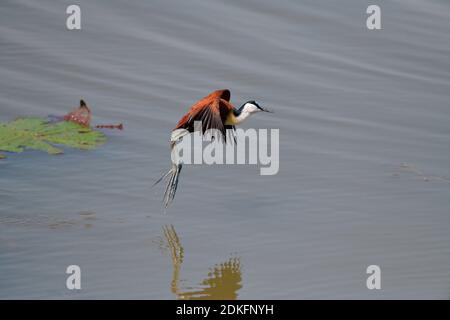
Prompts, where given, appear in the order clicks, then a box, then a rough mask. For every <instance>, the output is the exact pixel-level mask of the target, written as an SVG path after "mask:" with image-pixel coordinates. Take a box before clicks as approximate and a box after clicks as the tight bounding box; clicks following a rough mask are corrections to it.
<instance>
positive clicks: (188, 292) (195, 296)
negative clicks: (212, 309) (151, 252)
mask: <svg viewBox="0 0 450 320" xmlns="http://www.w3.org/2000/svg"><path fill="white" fill-rule="evenodd" d="M163 233H164V242H165V244H164V246H163V247H165V248H166V249H167V250H168V251H169V252H170V256H171V258H172V267H173V274H172V282H171V291H172V292H173V293H174V294H175V295H176V296H177V298H178V299H183V300H202V299H208V300H232V299H236V298H237V296H238V295H237V292H238V290H239V289H240V288H241V287H242V285H241V280H242V277H241V264H240V260H239V258H230V259H228V260H227V261H226V262H223V263H220V264H217V265H215V266H214V267H212V268H211V269H210V271H209V273H208V275H207V278H206V279H204V280H203V281H201V282H200V283H199V285H198V288H193V287H184V288H182V287H181V285H180V271H181V265H182V264H183V258H184V250H183V246H182V245H181V242H180V238H179V237H178V235H177V233H176V231H175V228H174V227H173V226H172V225H170V226H163Z"/></svg>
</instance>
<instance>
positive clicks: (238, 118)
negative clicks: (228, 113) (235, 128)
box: [236, 110, 251, 124]
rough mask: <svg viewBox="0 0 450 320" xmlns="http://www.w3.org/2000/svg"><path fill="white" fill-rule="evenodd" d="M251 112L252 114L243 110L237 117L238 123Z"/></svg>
mask: <svg viewBox="0 0 450 320" xmlns="http://www.w3.org/2000/svg"><path fill="white" fill-rule="evenodd" d="M250 114H251V113H250V112H248V111H246V110H242V112H241V114H240V115H238V116H237V117H236V124H239V123H241V122H243V121H244V120H245V119H247V118H248V117H249V116H250Z"/></svg>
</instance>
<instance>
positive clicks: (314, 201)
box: [0, 0, 450, 299]
mask: <svg viewBox="0 0 450 320" xmlns="http://www.w3.org/2000/svg"><path fill="white" fill-rule="evenodd" d="M70 4H75V3H72V1H50V0H39V1H33V0H14V1H13V0H2V1H1V2H0V121H1V122H7V121H10V120H13V119H15V118H17V117H20V116H39V117H46V116H47V115H49V114H54V115H63V114H65V113H67V112H68V111H70V110H71V109H72V108H73V107H75V106H77V104H78V101H79V100H80V98H83V99H84V100H85V101H86V102H87V103H88V104H89V105H90V106H91V109H92V111H93V122H94V124H104V123H119V122H122V123H123V124H124V130H123V131H121V132H120V131H105V134H106V135H107V137H108V141H107V143H106V144H105V145H103V146H101V147H99V148H97V149H95V150H91V151H80V150H74V149H65V153H64V154H63V155H58V156H50V155H48V154H46V153H43V152H38V151H31V150H29V151H25V152H23V153H20V154H12V153H8V154H6V155H7V158H6V159H1V160H0V298H1V299H15V298H24V299H103V298H112V299H119V298H123V299H131V298H139V299H189V298H212V299H215V298H217V299H222V298H225V299H235V298H237V299H315V298H319V299H331V298H342V299H347V298H348V299H359V298H363V299H396V298H404V299H419V298H424V299H448V298H450V105H449V101H450V41H449V40H450V39H449V35H450V23H449V21H450V4H449V3H448V1H444V0H430V1H419V0H392V1H356V0H353V1H350V0H345V1H325V0H319V1H318V0H314V1H313V0H310V1H294V0H281V1H268V0H258V1H257V0H245V1H240V0H239V1H238V0H228V1H224V0H213V1H206V0H191V1H181V0H164V1H162V0H153V1H144V0H136V1H119V0H112V1H111V0H108V1H106V0H96V1H87V0H79V1H76V4H79V5H80V7H81V30H74V31H69V30H67V29H66V18H67V16H68V15H67V14H66V8H67V6H68V5H70ZM369 4H379V5H380V7H381V24H382V29H381V30H368V29H367V27H366V18H367V17H368V15H367V14H366V8H367V7H368V5H369ZM220 88H229V89H230V90H231V95H232V96H231V99H232V102H233V103H234V104H235V105H236V106H240V104H242V103H243V102H244V101H246V100H251V99H254V100H256V101H258V102H259V103H260V104H261V105H262V106H267V107H269V108H271V109H272V110H273V111H274V112H275V113H274V114H257V115H255V116H253V117H252V118H251V119H250V120H248V122H246V123H244V124H243V126H242V127H243V128H278V129H279V130H280V170H279V173H278V174H277V175H273V176H261V175H260V174H259V168H258V167H257V166H252V165H229V166H225V165H224V166H220V165H215V166H206V165H196V166H185V167H184V168H183V172H182V174H181V177H180V184H179V187H178V192H177V196H176V198H175V202H174V203H173V205H172V206H171V207H169V209H168V210H164V209H163V206H162V204H161V199H162V194H163V187H162V186H158V187H155V188H151V185H152V184H153V182H154V181H155V180H156V179H157V178H159V177H160V175H161V174H162V173H164V172H165V171H166V170H167V169H168V168H169V166H170V154H169V145H168V140H169V136H170V132H171V130H172V128H173V127H174V126H175V124H176V123H177V121H178V120H179V119H180V118H181V116H182V115H183V114H184V113H185V112H186V111H187V109H188V108H189V106H190V105H192V104H193V103H194V102H195V101H197V100H198V99H200V98H201V97H203V96H205V95H206V94H208V93H209V92H211V91H213V90H216V89H220ZM69 265H78V266H79V267H80V268H81V290H68V289H67V288H66V279H67V277H68V276H69V275H68V274H66V268H67V266H69ZM369 265H378V266H379V267H380V269H381V290H369V289H368V288H367V287H366V279H367V278H368V276H369V275H368V274H367V273H366V268H367V267H368V266H369Z"/></svg>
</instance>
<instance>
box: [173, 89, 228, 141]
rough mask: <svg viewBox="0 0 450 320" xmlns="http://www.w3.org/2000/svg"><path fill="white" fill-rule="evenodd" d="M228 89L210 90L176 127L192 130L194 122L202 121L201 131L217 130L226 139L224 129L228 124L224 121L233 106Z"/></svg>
mask: <svg viewBox="0 0 450 320" xmlns="http://www.w3.org/2000/svg"><path fill="white" fill-rule="evenodd" d="M230 96H231V95H230V90H228V89H223V90H217V91H214V92H212V93H211V94H209V95H207V96H206V97H204V98H203V99H201V100H199V101H198V102H197V103H195V104H194V105H193V106H192V107H191V108H190V109H189V111H188V112H187V113H186V114H185V115H184V116H183V117H182V118H181V119H180V121H179V122H178V124H177V126H176V127H175V128H174V130H176V129H186V130H188V131H189V132H193V131H194V130H195V128H194V122H195V121H201V122H202V133H205V131H206V130H209V129H216V130H219V131H220V132H221V133H222V135H223V137H224V139H225V140H226V129H228V128H229V126H226V125H225V121H226V119H227V116H228V114H229V113H230V112H233V110H234V107H233V105H232V104H231V103H230Z"/></svg>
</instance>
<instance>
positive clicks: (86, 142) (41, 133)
mask: <svg viewBox="0 0 450 320" xmlns="http://www.w3.org/2000/svg"><path fill="white" fill-rule="evenodd" d="M105 141H106V137H105V135H104V134H103V133H101V132H99V131H95V130H92V129H91V128H89V127H84V126H81V125H79V124H77V123H73V122H69V121H59V122H54V123H51V122H48V121H46V120H44V119H41V118H19V119H16V120H14V121H11V122H8V123H0V151H7V152H22V151H24V150H25V149H35V150H42V151H46V152H47V153H49V154H61V153H63V150H62V149H60V148H58V147H56V145H61V146H67V147H71V148H77V149H83V150H88V149H94V148H96V147H98V146H99V145H101V144H103V143H105ZM1 158H5V156H4V155H2V154H1V153H0V159H1Z"/></svg>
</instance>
